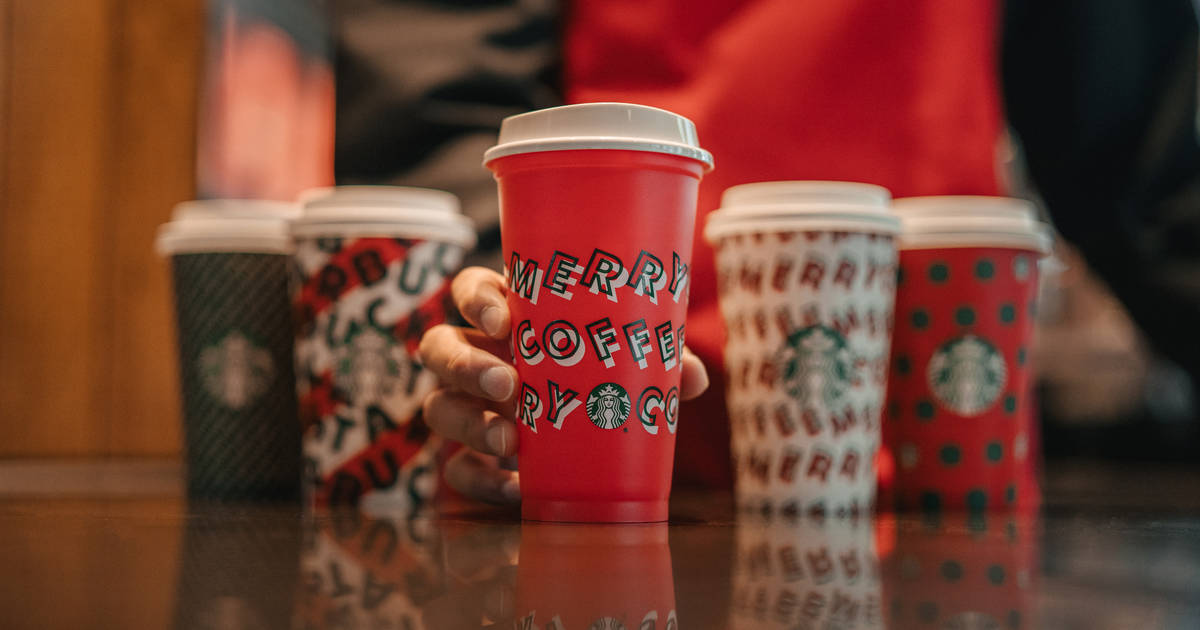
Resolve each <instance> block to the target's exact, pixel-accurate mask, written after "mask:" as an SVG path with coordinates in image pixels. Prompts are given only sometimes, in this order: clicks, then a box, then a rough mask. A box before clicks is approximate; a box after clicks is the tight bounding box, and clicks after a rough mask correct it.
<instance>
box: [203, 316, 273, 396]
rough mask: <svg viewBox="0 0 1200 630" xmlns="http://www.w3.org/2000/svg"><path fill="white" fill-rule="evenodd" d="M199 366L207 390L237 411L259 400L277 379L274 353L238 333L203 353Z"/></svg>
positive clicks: (235, 332)
mask: <svg viewBox="0 0 1200 630" xmlns="http://www.w3.org/2000/svg"><path fill="white" fill-rule="evenodd" d="M199 363H200V365H199V368H200V381H201V383H203V385H204V390H205V391H206V392H208V394H209V395H210V396H212V397H213V398H215V399H216V400H217V401H219V402H220V403H221V404H222V405H225V406H226V407H228V408H230V409H233V410H235V411H236V410H239V409H243V408H245V407H247V406H249V405H250V404H251V403H253V402H254V401H256V400H258V398H259V397H260V396H262V395H263V393H264V392H266V391H267V388H268V387H269V386H270V384H271V379H273V378H274V377H275V362H274V361H272V360H271V353H270V352H268V351H267V350H264V349H263V348H261V347H259V346H258V345H256V344H255V343H254V342H253V341H251V340H250V339H249V338H248V337H246V336H245V335H243V334H242V333H241V332H239V331H236V330H234V331H232V332H230V333H229V334H227V335H225V336H224V337H223V338H221V340H220V341H218V342H216V343H214V344H212V345H210V346H208V347H207V348H204V349H203V350H201V351H200V361H199Z"/></svg>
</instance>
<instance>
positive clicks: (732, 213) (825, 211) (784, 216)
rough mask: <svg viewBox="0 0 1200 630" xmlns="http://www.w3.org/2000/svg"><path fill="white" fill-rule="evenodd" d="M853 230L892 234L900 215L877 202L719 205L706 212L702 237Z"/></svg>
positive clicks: (716, 239)
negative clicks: (876, 203)
mask: <svg viewBox="0 0 1200 630" xmlns="http://www.w3.org/2000/svg"><path fill="white" fill-rule="evenodd" d="M807 231H822V232H824V231H828V232H856V233H864V234H881V235H887V236H894V235H896V234H898V233H899V232H900V219H899V217H896V216H895V215H893V214H891V213H890V212H888V211H887V208H885V207H881V206H870V205H862V204H839V203H821V204H818V203H803V204H797V203H790V204H769V205H767V204H764V205H759V206H742V207H738V208H721V209H719V210H714V211H713V212H711V213H709V215H708V219H707V222H706V224H705V227H704V237H705V239H706V240H707V241H708V242H709V243H714V244H715V243H716V242H717V241H718V240H720V239H722V238H724V237H726V236H730V235H734V234H747V233H753V232H807Z"/></svg>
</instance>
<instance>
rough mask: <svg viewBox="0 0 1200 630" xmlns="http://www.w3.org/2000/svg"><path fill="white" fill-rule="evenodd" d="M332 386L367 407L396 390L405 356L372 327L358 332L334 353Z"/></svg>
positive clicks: (401, 375)
mask: <svg viewBox="0 0 1200 630" xmlns="http://www.w3.org/2000/svg"><path fill="white" fill-rule="evenodd" d="M335 358H336V361H337V362H336V363H335V367H334V373H333V378H334V385H335V386H336V387H337V388H338V389H340V390H342V391H344V392H346V393H347V394H348V396H349V398H350V399H351V400H354V401H356V402H359V403H362V404H365V405H370V404H374V403H378V402H380V401H382V400H383V399H385V398H387V397H388V396H390V395H391V394H392V393H393V392H395V391H396V390H397V388H398V387H399V385H400V383H401V382H402V379H403V377H404V372H405V368H406V367H407V365H408V355H407V354H405V352H404V350H403V349H402V348H401V347H400V345H399V344H397V343H395V342H394V341H393V340H392V338H391V337H390V336H388V335H385V334H383V333H381V332H379V331H377V330H375V329H373V328H369V327H364V328H361V329H359V330H358V331H357V332H356V333H355V334H354V336H353V337H352V338H351V339H350V340H349V342H348V343H347V344H346V345H344V346H341V347H340V348H338V349H337V350H336V354H335Z"/></svg>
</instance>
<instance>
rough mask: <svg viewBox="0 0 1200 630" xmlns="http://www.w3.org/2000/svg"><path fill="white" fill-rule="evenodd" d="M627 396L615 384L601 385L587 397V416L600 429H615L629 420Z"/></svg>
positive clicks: (629, 404) (622, 389) (629, 405)
mask: <svg viewBox="0 0 1200 630" xmlns="http://www.w3.org/2000/svg"><path fill="white" fill-rule="evenodd" d="M630 407H632V404H631V403H630V402H629V394H627V393H625V388H624V387H621V386H620V385H617V384H616V383H601V384H599V385H597V386H596V387H594V388H593V389H592V393H590V394H588V397H587V415H588V418H590V419H591V421H592V424H594V425H596V426H598V427H600V428H601V429H616V428H617V427H620V426H621V425H623V424H625V421H626V420H628V419H629V409H630Z"/></svg>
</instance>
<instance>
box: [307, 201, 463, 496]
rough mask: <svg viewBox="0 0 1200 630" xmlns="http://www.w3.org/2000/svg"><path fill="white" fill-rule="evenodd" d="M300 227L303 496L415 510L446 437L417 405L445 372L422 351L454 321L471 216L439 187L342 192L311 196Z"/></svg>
mask: <svg viewBox="0 0 1200 630" xmlns="http://www.w3.org/2000/svg"><path fill="white" fill-rule="evenodd" d="M292 234H293V236H294V238H295V242H296V249H295V255H294V270H295V273H296V275H297V278H296V280H295V283H294V289H295V291H294V297H293V301H294V304H295V313H296V321H297V324H296V326H297V327H296V378H297V381H296V383H297V385H296V386H297V390H298V392H299V397H300V416H301V423H302V426H303V430H304V438H303V450H304V468H305V474H304V480H305V482H304V489H305V497H306V502H307V503H309V504H311V505H317V506H320V505H326V504H347V503H353V504H358V505H359V506H360V507H362V508H366V509H368V510H373V509H376V508H378V509H381V510H388V511H389V512H390V513H393V514H394V513H397V512H412V513H415V512H416V511H418V510H420V509H421V508H422V507H423V506H426V505H428V503H429V501H430V500H431V499H432V497H433V492H434V489H435V488H436V485H437V471H436V453H437V449H438V447H439V444H440V443H439V442H438V441H437V440H436V439H434V438H432V437H431V435H430V431H429V429H428V427H427V426H426V424H425V422H424V419H423V418H422V417H421V411H420V410H421V403H422V401H423V400H424V398H425V396H426V395H427V394H429V393H430V392H431V391H432V390H433V389H434V387H435V386H436V384H437V379H436V377H435V376H434V375H433V374H432V373H431V372H427V371H426V370H424V368H423V367H422V366H421V365H420V364H419V363H418V362H417V360H416V351H417V346H418V344H419V342H420V339H421V335H422V334H424V332H425V331H426V330H428V329H429V328H431V327H433V326H434V325H436V324H438V323H441V322H443V321H445V320H446V317H447V312H448V308H450V307H449V287H450V279H451V278H452V276H453V275H454V274H455V273H456V272H457V271H458V268H459V266H460V265H461V263H462V257H463V254H464V252H465V251H466V250H467V249H469V248H470V247H472V246H474V244H475V232H474V230H473V228H472V225H471V222H470V220H469V219H467V218H466V217H464V216H462V214H460V212H459V205H458V200H457V198H455V197H454V196H453V195H451V194H450V193H446V192H442V191H437V190H428V189H390V190H382V189H379V190H376V191H375V192H374V193H373V194H372V195H370V196H358V195H353V194H352V195H348V196H343V195H341V194H339V193H338V192H337V191H334V192H333V193H332V194H330V195H327V196H325V197H322V198H319V199H316V200H313V201H309V202H308V203H306V204H305V205H304V211H303V214H302V216H301V217H300V218H299V219H298V220H297V221H296V222H295V224H294V225H293V229H292Z"/></svg>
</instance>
